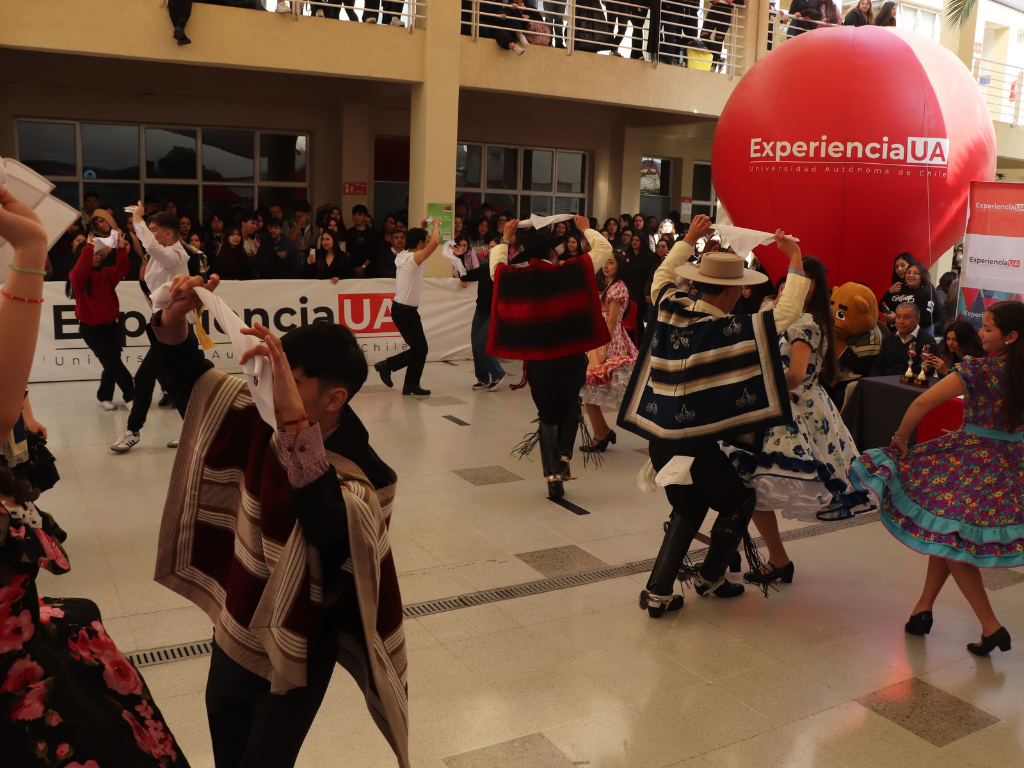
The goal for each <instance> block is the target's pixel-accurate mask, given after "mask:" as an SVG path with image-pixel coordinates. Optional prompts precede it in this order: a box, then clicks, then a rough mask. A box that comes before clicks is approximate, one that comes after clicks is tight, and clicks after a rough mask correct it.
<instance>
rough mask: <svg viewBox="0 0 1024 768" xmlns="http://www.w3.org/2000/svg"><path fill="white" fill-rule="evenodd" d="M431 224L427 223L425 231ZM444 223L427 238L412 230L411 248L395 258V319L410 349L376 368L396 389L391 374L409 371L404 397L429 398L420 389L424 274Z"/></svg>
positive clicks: (423, 360) (424, 358) (419, 230)
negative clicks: (420, 309) (421, 302)
mask: <svg viewBox="0 0 1024 768" xmlns="http://www.w3.org/2000/svg"><path fill="white" fill-rule="evenodd" d="M426 225H427V222H426V220H425V219H424V221H423V227H426ZM439 230H440V222H439V221H438V220H437V219H434V227H433V231H432V232H431V233H430V237H429V238H428V237H427V230H426V229H423V228H422V227H420V228H416V229H410V230H409V232H408V233H407V235H406V240H407V248H406V250H404V251H402V252H401V253H399V254H398V256H397V257H396V258H395V268H396V271H397V277H396V280H397V283H396V284H395V300H394V303H393V304H392V305H391V319H392V320H393V321H394V323H395V326H396V327H397V328H398V330H399V332H400V333H401V334H402V341H404V342H405V343H406V344H408V345H409V349H407V350H405V351H404V352H400V353H399V354H397V355H392V356H391V357H389V358H387V359H386V360H381V361H380V362H379V363H376V364H375V365H374V366H373V367H374V369H375V370H376V371H377V373H378V374H379V375H380V379H381V381H383V382H384V384H385V385H387V386H388V387H393V386H394V383H393V382H392V380H391V374H392V373H394V372H395V371H400V370H401V369H402V368H407V370H406V372H405V383H404V384H403V385H402V394H403V395H417V396H421V397H423V396H426V395H429V394H430V390H429V389H424V388H423V387H421V386H420V376H422V375H423V366H424V365H425V364H426V362H427V352H428V348H427V337H426V334H424V333H423V321H422V320H420V311H419V305H420V291H421V289H422V287H423V273H424V271H425V270H426V267H424V265H423V262H425V261H426V260H427V259H428V258H430V255H431V254H432V253H433V252H434V251H435V250H437V243H438V238H439V236H440V231H439Z"/></svg>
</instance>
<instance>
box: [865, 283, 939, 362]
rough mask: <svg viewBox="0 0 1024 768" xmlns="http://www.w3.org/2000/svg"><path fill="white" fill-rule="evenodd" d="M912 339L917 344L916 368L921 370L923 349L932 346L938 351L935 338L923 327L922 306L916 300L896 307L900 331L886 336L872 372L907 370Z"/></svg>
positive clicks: (897, 327) (930, 348) (897, 329)
mask: <svg viewBox="0 0 1024 768" xmlns="http://www.w3.org/2000/svg"><path fill="white" fill-rule="evenodd" d="M911 342H914V345H915V355H914V360H913V372H914V373H915V374H917V373H920V371H921V352H923V351H924V348H925V347H929V350H930V351H931V352H934V351H935V346H936V345H935V339H933V338H932V337H931V336H929V335H928V334H927V333H925V332H924V331H923V330H921V308H920V307H919V306H917V304H914V303H913V302H909V301H908V302H905V303H903V304H900V305H899V306H898V307H896V333H890V334H889V335H888V336H886V337H885V338H884V339H882V346H881V347H879V349H878V356H877V357H876V358H875V362H874V363H872V364H871V373H869V374H868V375H869V376H899V375H901V374H903V373H904V372H906V370H907V352H908V348H909V345H910V343H911Z"/></svg>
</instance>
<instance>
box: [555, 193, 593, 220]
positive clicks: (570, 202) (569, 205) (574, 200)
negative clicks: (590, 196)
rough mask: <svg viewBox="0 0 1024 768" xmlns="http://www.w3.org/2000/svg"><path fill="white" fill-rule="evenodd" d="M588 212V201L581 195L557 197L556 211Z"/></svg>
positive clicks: (581, 213)
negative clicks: (580, 196)
mask: <svg viewBox="0 0 1024 768" xmlns="http://www.w3.org/2000/svg"><path fill="white" fill-rule="evenodd" d="M585 212H586V201H585V200H583V199H582V198H579V197H556V198H555V213H556V214H557V213H572V214H577V213H578V214H580V215H581V216H582V215H583V214H584V213H585Z"/></svg>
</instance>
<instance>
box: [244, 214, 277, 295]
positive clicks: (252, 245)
mask: <svg viewBox="0 0 1024 768" xmlns="http://www.w3.org/2000/svg"><path fill="white" fill-rule="evenodd" d="M262 228H263V219H262V217H261V216H260V215H259V214H258V213H256V212H252V213H250V214H248V215H246V216H243V217H242V247H243V248H244V249H245V256H246V260H247V262H248V264H249V269H250V271H251V272H252V276H253V279H255V280H266V279H270V278H274V277H276V276H277V254H276V253H275V252H274V249H273V247H272V246H271V244H270V237H269V236H265V235H261V233H260V230H261V229H262Z"/></svg>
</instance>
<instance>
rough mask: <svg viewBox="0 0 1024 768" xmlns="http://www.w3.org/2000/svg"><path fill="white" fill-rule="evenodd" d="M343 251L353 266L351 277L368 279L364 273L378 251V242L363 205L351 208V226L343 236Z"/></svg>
mask: <svg viewBox="0 0 1024 768" xmlns="http://www.w3.org/2000/svg"><path fill="white" fill-rule="evenodd" d="M345 250H346V251H347V252H348V255H349V259H350V260H351V261H352V264H353V266H354V274H353V276H354V277H368V275H367V274H366V272H367V270H368V269H369V267H370V265H372V264H373V258H374V257H375V256H376V255H377V252H378V251H379V250H380V241H379V239H378V237H377V232H376V231H375V230H374V229H373V225H372V220H371V219H370V213H369V211H367V210H366V206H365V205H355V206H353V207H352V226H351V227H350V228H349V230H348V232H347V233H346V235H345Z"/></svg>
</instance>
